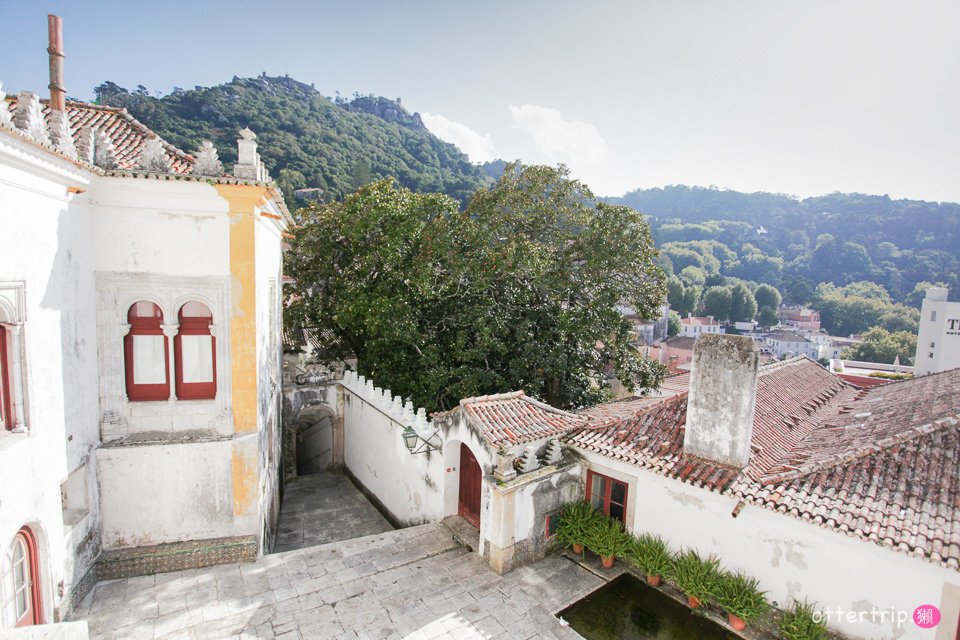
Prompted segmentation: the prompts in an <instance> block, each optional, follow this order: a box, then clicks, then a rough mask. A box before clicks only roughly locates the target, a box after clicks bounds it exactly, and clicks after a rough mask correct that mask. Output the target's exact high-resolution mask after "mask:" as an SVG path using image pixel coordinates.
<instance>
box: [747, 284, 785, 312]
mask: <svg viewBox="0 0 960 640" xmlns="http://www.w3.org/2000/svg"><path fill="white" fill-rule="evenodd" d="M753 298H754V300H756V301H757V306H758V307H759V308H761V309H762V308H764V307H769V308H770V309H774V310H776V309H778V308H780V302H781V297H780V292H779V291H778V290H777V288H776V287H774V286H772V285H769V284H761V285H760V286H758V287H757V290H756V291H754V292H753Z"/></svg>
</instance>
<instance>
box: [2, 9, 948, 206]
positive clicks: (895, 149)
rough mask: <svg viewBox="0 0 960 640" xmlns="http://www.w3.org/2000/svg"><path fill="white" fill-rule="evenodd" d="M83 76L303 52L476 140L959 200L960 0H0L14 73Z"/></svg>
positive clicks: (297, 56) (745, 179)
mask: <svg viewBox="0 0 960 640" xmlns="http://www.w3.org/2000/svg"><path fill="white" fill-rule="evenodd" d="M47 13H57V14H59V15H61V16H62V17H63V19H64V43H65V51H66V54H67V61H66V85H67V89H68V94H69V95H70V96H72V97H76V98H79V99H90V98H92V96H93V87H94V86H96V85H97V84H99V83H100V82H103V81H105V80H111V81H113V82H116V83H117V84H119V85H121V86H124V87H127V88H131V89H132V88H134V87H136V86H137V85H144V86H145V87H147V88H148V89H149V90H151V91H153V92H161V93H168V92H169V91H171V90H172V89H173V87H175V86H176V87H183V88H192V87H193V86H195V85H202V86H209V85H214V84H219V83H222V82H227V81H229V80H230V79H231V78H232V77H233V76H234V75H237V76H241V77H246V76H255V75H257V74H260V73H261V72H266V73H267V74H268V75H283V74H289V75H290V76H291V77H293V78H296V79H297V80H300V81H302V82H306V83H314V84H315V85H316V87H317V89H318V90H319V91H320V92H322V93H323V94H324V95H328V96H333V95H334V94H335V93H336V92H339V93H340V94H342V95H344V96H348V97H349V96H350V95H351V94H352V93H353V92H355V91H357V92H360V93H362V94H368V93H373V94H376V95H383V96H387V97H390V98H396V97H401V98H402V100H403V105H404V106H405V107H406V108H407V109H408V110H410V111H416V112H419V113H420V114H421V116H422V117H423V119H424V122H425V123H426V125H427V126H428V128H430V130H431V131H433V132H434V133H435V134H436V135H438V136H439V137H441V138H443V139H445V140H447V141H449V142H452V143H454V144H456V145H457V146H458V147H460V148H461V149H462V150H463V151H464V152H465V153H467V154H468V155H469V156H470V158H471V160H473V161H475V162H481V161H485V160H489V159H492V158H503V159H506V160H513V159H520V160H522V161H523V162H526V163H549V164H556V163H564V164H566V165H567V166H569V167H570V169H571V171H572V173H573V175H574V176H576V177H578V178H580V179H581V180H583V181H585V182H586V183H587V184H588V185H589V186H590V187H591V188H592V189H593V191H594V192H596V193H598V194H600V195H620V194H622V193H624V192H626V191H628V190H631V189H635V188H649V187H659V186H665V185H669V184H688V185H699V186H716V187H718V188H728V189H736V190H740V191H772V192H778V193H787V194H792V195H796V196H799V197H805V196H810V195H820V194H824V193H830V192H833V191H846V192H861V193H871V194H888V195H890V196H891V197H893V198H916V199H924V200H934V201H952V202H960V154H958V150H960V38H958V37H957V34H958V33H960V2H958V1H957V0H940V1H934V0H909V1H907V0H803V1H800V0H724V1H719V0H656V1H650V0H625V1H623V2H612V1H611V2H608V1H604V0H591V1H590V2H586V1H576V2H575V1H572V0H550V1H542V2H541V1H534V0H505V1H498V0H471V1H470V2H450V1H448V0H436V1H425V0H404V1H402V2H399V1H396V0H388V1H383V2H373V1H367V0H354V1H343V2H332V1H322V0H319V1H317V0H315V1H311V2H289V1H283V0H271V1H269V2H264V1H260V2H248V1H246V0H232V1H231V2H225V1H220V0H210V1H206V0H192V1H189V2H185V1H181V0H164V1H163V2H153V1H150V2H146V1H142V0H125V1H123V2H107V1H98V0H71V1H63V0H61V1H57V0H48V1H47V2H41V1H39V0H0V42H2V43H3V45H4V46H3V48H2V50H3V51H4V54H3V56H2V58H0V82H2V83H3V90H4V91H5V92H7V93H15V92H18V91H20V90H32V91H36V92H40V93H46V91H47V89H46V86H47V83H48V78H47V56H46V46H47V34H46V14H47Z"/></svg>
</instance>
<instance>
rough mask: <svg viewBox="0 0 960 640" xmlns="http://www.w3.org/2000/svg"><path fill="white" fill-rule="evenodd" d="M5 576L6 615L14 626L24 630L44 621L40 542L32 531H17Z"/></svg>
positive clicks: (4, 605) (4, 604) (26, 529)
mask: <svg viewBox="0 0 960 640" xmlns="http://www.w3.org/2000/svg"><path fill="white" fill-rule="evenodd" d="M5 564H6V566H5V567H4V575H3V587H4V588H3V595H4V603H3V608H4V616H5V617H6V616H10V618H12V619H13V622H14V626H17V627H25V626H27V625H32V624H40V623H41V622H43V601H42V600H41V598H40V562H39V557H38V554H37V540H36V538H35V537H34V535H33V532H32V531H30V529H29V528H27V527H24V528H22V529H20V531H18V532H17V535H16V537H14V539H13V544H12V545H11V546H10V550H9V553H8V556H7V562H6V563H5Z"/></svg>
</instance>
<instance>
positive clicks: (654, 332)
mask: <svg viewBox="0 0 960 640" xmlns="http://www.w3.org/2000/svg"><path fill="white" fill-rule="evenodd" d="M620 313H622V314H623V316H624V317H625V318H626V319H627V320H629V321H630V322H631V323H632V324H633V330H634V332H636V334H637V344H638V345H647V346H650V345H653V344H655V343H657V342H659V341H661V340H665V339H666V337H667V332H668V330H669V328H670V305H668V304H664V305H660V310H659V313H658V314H657V318H656V319H655V320H649V321H648V320H643V319H641V318H640V317H639V316H638V315H637V312H636V311H635V310H634V309H632V308H631V307H627V306H621V307H620Z"/></svg>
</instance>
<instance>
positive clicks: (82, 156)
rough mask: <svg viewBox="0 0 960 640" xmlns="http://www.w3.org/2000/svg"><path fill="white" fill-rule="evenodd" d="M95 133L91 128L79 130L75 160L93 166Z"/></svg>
mask: <svg viewBox="0 0 960 640" xmlns="http://www.w3.org/2000/svg"><path fill="white" fill-rule="evenodd" d="M95 139H96V134H95V131H94V130H93V129H92V128H91V127H83V128H82V129H80V135H79V137H78V139H77V159H78V160H82V161H83V162H89V163H90V164H93V156H94V140H95Z"/></svg>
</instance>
